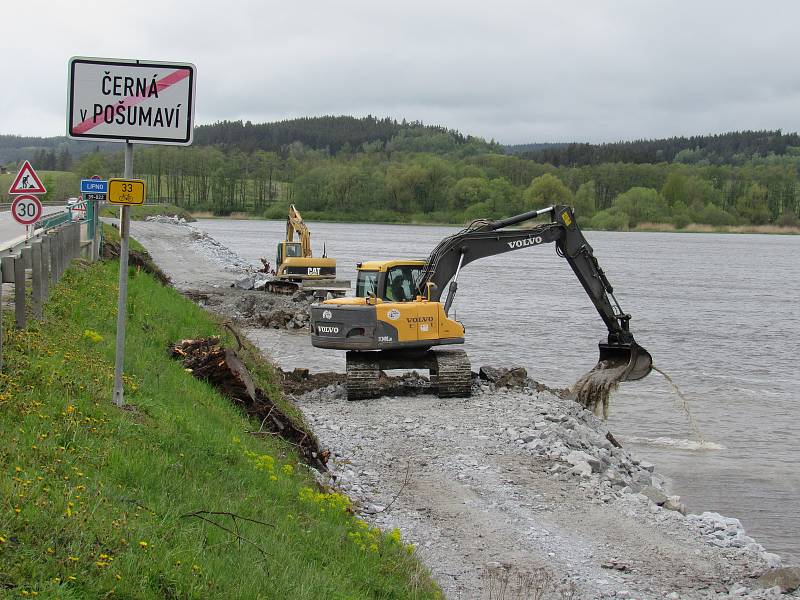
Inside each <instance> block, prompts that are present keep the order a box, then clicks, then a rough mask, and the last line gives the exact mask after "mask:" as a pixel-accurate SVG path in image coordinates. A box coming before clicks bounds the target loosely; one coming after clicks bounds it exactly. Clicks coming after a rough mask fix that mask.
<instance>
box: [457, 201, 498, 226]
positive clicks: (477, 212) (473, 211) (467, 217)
mask: <svg viewBox="0 0 800 600" xmlns="http://www.w3.org/2000/svg"><path fill="white" fill-rule="evenodd" d="M491 216H492V208H491V207H490V206H489V204H488V203H487V202H476V203H475V204H473V205H471V206H469V207H468V208H467V209H466V210H465V211H464V221H466V222H471V221H474V220H475V219H489V218H491Z"/></svg>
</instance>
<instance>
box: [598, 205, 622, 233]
mask: <svg viewBox="0 0 800 600" xmlns="http://www.w3.org/2000/svg"><path fill="white" fill-rule="evenodd" d="M629 226H630V217H629V216H628V215H627V214H626V213H624V212H621V211H618V210H616V209H614V208H609V209H606V210H601V211H600V212H598V213H596V214H595V215H594V216H593V217H592V218H591V220H590V221H589V225H588V228H589V229H601V230H603V231H628V229H629Z"/></svg>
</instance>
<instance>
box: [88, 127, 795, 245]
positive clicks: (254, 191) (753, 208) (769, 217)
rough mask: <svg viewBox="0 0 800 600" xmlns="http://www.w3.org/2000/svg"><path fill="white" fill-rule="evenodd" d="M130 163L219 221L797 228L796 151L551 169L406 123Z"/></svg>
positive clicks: (168, 152) (156, 150)
mask: <svg viewBox="0 0 800 600" xmlns="http://www.w3.org/2000/svg"><path fill="white" fill-rule="evenodd" d="M134 166H135V171H136V176H137V177H141V178H143V179H145V180H146V182H147V186H148V196H149V199H150V200H151V201H165V202H171V203H174V204H176V205H178V206H181V207H184V208H187V209H189V210H197V211H210V212H213V213H215V214H217V215H229V214H231V213H233V212H246V213H251V214H257V215H262V216H266V217H270V218H282V217H284V216H285V214H286V206H287V204H288V203H290V202H294V203H296V204H297V205H298V206H299V207H300V208H301V210H303V211H304V214H307V215H308V216H309V218H317V219H330V220H355V221H384V222H450V223H462V222H465V221H468V220H470V219H473V218H481V217H500V216H504V215H510V214H515V213H517V212H521V211H523V210H527V209H530V208H538V207H541V206H547V205H549V204H553V203H566V204H571V205H573V206H575V207H576V211H577V214H578V216H579V218H580V219H581V222H582V224H583V225H588V226H591V227H595V228H601V229H627V228H631V227H635V226H637V225H639V224H641V223H645V222H654V223H667V224H672V225H674V226H676V227H679V228H680V227H684V226H685V225H687V224H688V223H705V224H709V225H735V224H767V223H777V224H796V222H797V221H796V216H795V215H797V214H798V213H800V192H799V190H798V168H799V167H800V156H797V155H796V154H794V153H791V152H785V153H784V154H783V155H778V154H774V153H772V154H768V155H767V156H765V157H751V158H750V159H749V160H747V161H745V162H743V163H742V164H736V165H733V164H725V165H716V164H705V163H684V162H666V161H662V162H658V163H633V162H628V163H625V162H606V163H600V164H589V165H582V166H564V165H561V166H557V165H553V164H548V163H541V162H538V161H534V160H530V159H527V158H524V157H521V156H510V155H506V154H503V153H502V151H501V149H500V148H499V147H497V145H496V144H493V143H487V142H485V141H483V140H479V139H477V138H469V137H466V136H462V137H461V138H459V137H458V136H457V135H456V134H455V133H453V132H452V131H441V130H437V129H435V128H419V127H411V128H406V129H401V130H400V131H399V132H398V133H397V134H396V135H394V136H393V137H391V138H389V139H388V140H387V141H385V142H384V141H382V140H373V141H372V142H366V143H362V145H361V147H360V148H359V149H355V148H352V147H351V148H350V149H349V150H348V149H346V148H345V146H344V145H342V147H340V149H339V151H338V152H336V153H334V152H333V151H331V149H330V148H329V147H328V146H326V147H325V148H324V149H313V148H311V147H308V146H306V145H305V144H303V143H301V142H299V141H293V142H292V143H290V144H289V146H288V147H286V148H284V149H283V150H282V151H267V150H261V149H257V150H252V151H244V150H242V149H241V148H239V147H238V146H235V145H234V146H231V147H218V146H205V147H203V146H194V147H187V148H175V147H163V146H162V147H152V148H140V149H137V151H136V156H135V160H134ZM75 169H76V173H77V174H78V175H80V176H89V175H91V174H94V173H101V174H102V173H106V174H108V175H120V174H121V172H122V155H121V153H117V154H107V153H100V152H96V153H92V154H90V155H87V156H84V157H82V158H80V159H79V160H77V161H76V167H75Z"/></svg>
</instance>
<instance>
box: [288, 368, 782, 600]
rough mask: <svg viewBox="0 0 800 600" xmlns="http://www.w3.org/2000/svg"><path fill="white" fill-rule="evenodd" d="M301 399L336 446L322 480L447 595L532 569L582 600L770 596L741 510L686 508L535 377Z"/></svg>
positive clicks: (773, 559)
mask: <svg viewBox="0 0 800 600" xmlns="http://www.w3.org/2000/svg"><path fill="white" fill-rule="evenodd" d="M297 402H298V404H299V406H300V407H301V408H302V410H303V411H304V412H305V414H306V415H307V417H308V419H309V421H310V422H312V423H313V424H314V426H315V432H316V434H317V436H318V437H319V439H320V441H321V443H322V444H323V446H327V447H329V449H331V450H332V451H333V455H334V459H333V460H332V462H331V465H330V466H331V467H332V473H331V475H330V476H328V479H329V481H330V483H331V484H333V485H335V486H338V487H339V488H340V489H342V490H344V491H346V492H347V493H349V494H350V495H351V497H352V498H353V499H354V500H355V501H356V502H357V503H358V505H359V510H360V511H361V512H362V514H363V516H364V517H365V518H366V519H367V520H369V521H371V522H373V523H375V524H376V525H378V526H380V527H382V528H393V527H397V528H399V529H400V530H401V531H402V532H403V536H404V538H405V539H406V540H407V541H408V542H411V543H413V544H415V545H416V546H417V548H418V551H419V552H420V555H421V556H422V558H423V560H424V562H425V563H426V564H427V565H429V566H430V568H431V569H432V571H433V573H434V576H435V577H436V578H437V580H438V581H439V582H440V583H441V585H442V587H443V589H444V590H445V593H446V595H447V597H448V598H482V597H490V595H492V594H491V590H492V588H493V587H494V589H495V590H496V589H497V586H498V585H499V584H498V581H500V580H501V579H502V578H503V577H509V576H510V578H511V581H512V582H514V581H517V582H528V581H531V580H536V579H541V577H542V574H543V573H545V574H547V575H549V577H550V578H552V580H553V581H554V582H559V584H560V587H561V589H567V588H568V587H569V586H570V585H574V586H576V588H577V590H578V595H577V596H575V597H579V598H607V597H616V598H725V597H751V598H770V597H778V596H779V594H777V592H776V591H775V590H768V591H765V590H758V589H756V583H755V581H754V579H753V578H754V577H756V576H758V575H760V574H761V573H762V572H763V571H764V570H765V569H767V568H768V567H770V566H776V565H777V564H779V558H778V557H777V556H775V555H773V554H769V553H766V552H765V551H764V549H763V548H762V547H761V546H760V545H759V544H758V543H756V542H755V541H754V540H752V539H751V538H749V537H748V536H746V534H745V533H744V530H743V529H742V527H741V524H740V523H739V522H738V521H737V520H735V519H725V518H724V517H721V516H720V515H716V514H715V513H704V514H703V515H690V516H689V517H685V516H683V515H682V514H681V512H679V510H680V509H681V508H682V505H681V503H680V499H679V498H677V497H675V496H671V497H670V496H668V495H667V494H666V493H665V492H664V491H663V490H662V486H663V479H662V478H661V477H659V476H658V474H657V473H655V472H654V466H653V465H650V464H648V463H646V462H642V461H639V460H637V459H636V458H635V457H633V456H631V455H630V454H629V453H628V452H627V451H626V450H624V449H621V448H616V447H614V445H613V444H612V443H611V442H610V441H609V440H608V439H606V433H607V429H606V428H605V426H604V425H603V422H602V421H600V420H598V419H597V418H596V417H594V416H593V415H592V414H591V413H589V412H588V411H586V410H583V409H582V408H580V407H579V406H578V405H577V404H576V403H574V402H572V401H570V400H565V399H562V398H559V397H558V396H556V395H554V394H553V393H550V392H548V391H541V392H536V391H535V385H534V382H530V384H529V386H528V387H526V388H525V389H523V390H507V389H494V387H493V386H492V385H485V384H483V385H480V384H479V385H476V387H475V393H474V395H473V397H472V398H469V399H458V400H456V399H448V400H443V399H439V398H437V397H434V396H419V397H414V398H396V397H395V398H382V399H379V400H371V401H367V402H356V403H354V402H348V401H347V400H346V398H345V393H344V390H343V388H342V387H341V386H331V387H328V388H324V389H321V390H317V391H314V392H311V393H308V394H305V395H303V396H300V397H299V398H297ZM665 506H666V507H665ZM667 507H672V508H674V509H677V510H670V509H669V508H667ZM547 575H546V576H547ZM525 585H526V584H519V585H518V587H520V589H522V588H524V587H525ZM495 597H497V596H496V594H495ZM521 597H527V596H525V595H522V596H521Z"/></svg>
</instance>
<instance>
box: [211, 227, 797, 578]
mask: <svg viewBox="0 0 800 600" xmlns="http://www.w3.org/2000/svg"><path fill="white" fill-rule="evenodd" d="M198 225H199V227H201V228H202V229H204V230H206V231H208V232H209V233H210V234H211V235H212V236H214V237H215V238H216V239H218V240H219V241H220V242H222V243H223V244H226V245H227V246H229V247H230V248H232V249H233V250H235V251H236V252H238V253H239V254H240V255H241V256H242V257H244V258H246V259H248V260H249V261H250V262H252V263H253V264H254V265H258V264H260V263H259V261H258V259H259V258H260V257H261V256H266V257H267V258H268V259H269V260H270V261H271V262H274V260H275V258H274V254H275V245H276V243H277V241H278V239H279V238H280V237H281V236H283V234H284V223H283V222H281V221H236V220H201V221H200V222H199V223H198ZM311 229H312V232H313V239H312V245H313V247H314V250H315V251H317V252H319V251H320V250H321V249H322V242H323V241H324V242H325V243H326V245H327V250H328V255H329V256H332V257H335V258H337V259H338V263H339V273H340V276H344V277H347V278H350V279H353V278H354V277H355V263H356V261H359V260H366V259H382V258H395V257H401V258H424V257H425V256H426V255H427V253H428V252H429V251H430V250H431V249H432V248H433V247H434V246H435V244H436V243H437V242H438V241H439V240H441V238H442V237H444V236H445V235H449V234H451V233H453V232H455V231H456V229H455V228H450V227H415V226H403V225H356V224H332V223H311ZM586 236H587V239H588V240H589V242H590V243H591V244H592V246H593V247H594V250H595V254H596V256H597V257H598V260H599V262H600V265H601V266H602V267H603V268H604V269H605V271H606V273H607V275H608V277H609V280H610V281H611V283H612V285H614V287H615V291H616V293H617V297H618V299H619V301H620V303H621V304H622V307H623V308H624V309H625V310H626V311H627V312H630V313H631V314H632V315H633V319H632V321H631V330H632V331H633V332H634V335H635V336H636V340H637V341H638V342H639V343H640V344H641V345H642V346H644V347H645V348H646V349H647V350H648V351H649V352H650V353H651V354H652V356H653V362H654V364H656V365H658V367H659V368H661V369H662V370H664V372H666V373H668V374H669V375H670V376H671V377H672V378H673V380H674V381H675V382H676V383H677V384H678V385H679V386H680V388H681V390H682V391H683V392H684V394H685V398H686V400H685V401H686V402H688V406H689V408H690V409H691V411H692V414H693V415H694V418H695V419H696V427H697V428H698V429H699V431H701V432H702V435H703V436H704V437H705V442H704V443H703V442H701V441H699V440H698V439H697V434H696V433H695V432H694V431H693V425H692V424H691V423H690V421H689V420H688V419H687V415H686V412H685V410H684V407H683V404H684V400H681V399H680V398H678V396H676V394H675V393H674V391H673V390H672V389H671V387H670V385H669V383H668V382H667V381H665V379H663V378H662V377H661V376H659V375H658V374H657V373H655V372H654V373H652V374H651V375H650V376H648V377H647V378H645V379H643V380H641V381H637V382H627V383H623V384H621V385H620V387H619V390H618V391H617V392H615V393H614V394H613V395H612V397H611V407H610V416H609V422H610V425H611V428H612V430H613V431H614V432H615V434H617V436H618V437H619V438H620V439H621V440H622V441H623V443H624V444H625V445H626V446H629V447H631V448H633V449H634V450H635V451H636V453H637V454H638V455H639V456H641V457H642V458H646V459H647V460H650V461H652V462H654V463H655V464H656V465H657V468H658V470H659V471H660V472H662V473H663V474H664V475H666V476H667V477H669V478H670V483H671V489H672V491H673V492H674V493H676V494H680V495H681V496H682V497H683V500H684V501H685V502H686V503H687V505H688V506H689V508H690V510H692V511H693V512H701V511H703V510H713V511H717V512H720V513H722V514H725V515H727V516H733V517H737V518H739V519H741V520H742V522H743V524H744V525H745V527H746V528H747V530H748V533H749V534H751V535H753V536H754V537H756V539H758V540H759V541H760V542H761V543H763V544H764V545H765V546H766V547H767V549H769V550H771V551H773V552H778V553H780V554H781V555H783V556H784V557H785V558H786V559H789V562H795V563H796V562H800V536H798V535H797V532H798V531H800V512H799V511H797V509H796V507H797V505H798V498H800V467H798V459H800V443H798V441H797V439H798V435H797V425H796V421H797V418H798V414H800V393H798V390H797V383H798V379H799V378H800V377H799V376H800V368H799V367H798V356H800V311H798V302H797V297H798V295H800V277H799V276H800V266H798V265H800V236H773V235H724V234H671V233H609V232H587V233H586ZM454 308H455V314H456V317H457V318H458V319H459V320H461V321H462V322H463V323H464V324H465V326H466V330H467V343H466V345H465V348H466V349H467V351H468V352H469V354H470V357H471V359H472V364H473V367H474V368H477V367H478V366H480V365H484V364H489V365H497V366H512V365H520V366H524V367H525V368H526V369H527V370H528V372H529V374H530V376H531V377H533V378H534V379H537V380H538V381H542V382H544V383H547V384H549V385H552V386H555V387H564V386H566V385H569V384H571V383H572V382H574V381H576V380H577V379H578V378H579V377H580V376H581V375H582V374H584V373H586V372H587V371H588V370H589V369H591V368H592V367H593V366H594V365H595V363H596V362H597V356H598V351H597V342H598V341H600V339H601V338H602V337H603V335H604V326H603V324H602V321H601V320H600V318H599V316H598V315H597V313H596V312H595V310H594V308H593V306H592V304H591V303H590V301H589V299H588V297H587V296H586V294H585V293H584V291H583V289H582V288H581V286H580V284H579V283H578V281H577V279H575V277H574V275H573V274H572V271H571V270H570V269H569V267H568V265H567V264H566V263H565V262H564V260H563V259H562V258H559V257H557V256H556V254H555V251H554V248H553V247H552V245H549V246H544V247H535V248H528V249H524V250H520V251H518V252H512V253H509V254H506V255H503V256H499V257H492V258H488V259H485V260H482V261H479V262H476V263H473V264H471V265H469V266H468V267H467V268H465V269H464V270H463V272H462V275H461V278H460V280H459V294H458V297H457V299H456V302H455V304H454ZM257 335H259V336H261V337H262V339H263V340H264V342H265V344H266V345H267V346H269V347H270V348H272V354H273V356H274V358H275V359H276V360H278V362H280V363H281V365H282V366H283V368H285V369H291V368H294V367H307V366H310V367H311V368H312V370H314V371H324V370H336V369H338V370H343V368H344V357H343V355H342V354H340V353H338V352H334V351H321V350H317V349H314V348H312V347H311V345H310V343H309V342H308V340H307V338H303V337H301V336H297V335H292V334H287V333H276V332H269V331H261V332H257Z"/></svg>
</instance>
